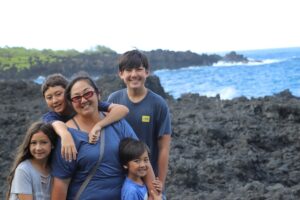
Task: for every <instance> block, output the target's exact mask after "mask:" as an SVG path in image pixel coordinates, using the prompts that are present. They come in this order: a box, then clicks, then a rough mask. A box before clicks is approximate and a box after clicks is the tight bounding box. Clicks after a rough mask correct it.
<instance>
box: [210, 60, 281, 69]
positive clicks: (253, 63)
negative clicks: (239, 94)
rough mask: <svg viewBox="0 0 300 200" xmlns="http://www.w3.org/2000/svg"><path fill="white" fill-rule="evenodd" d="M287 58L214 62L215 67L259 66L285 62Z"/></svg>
mask: <svg viewBox="0 0 300 200" xmlns="http://www.w3.org/2000/svg"><path fill="white" fill-rule="evenodd" d="M284 61H285V59H264V60H255V59H249V62H248V63H243V62H234V63H232V62H223V61H220V62H218V63H216V64H214V65H213V66H214V67H233V66H257V65H266V64H274V63H279V62H284Z"/></svg>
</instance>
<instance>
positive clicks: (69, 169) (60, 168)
mask: <svg viewBox="0 0 300 200" xmlns="http://www.w3.org/2000/svg"><path fill="white" fill-rule="evenodd" d="M75 142H76V141H75ZM75 144H76V143H75ZM76 148H77V149H78V146H76ZM75 169H76V161H74V160H72V161H71V162H69V161H66V160H65V159H64V158H63V157H62V155H61V139H60V138H58V141H57V144H56V147H55V149H54V150H53V151H52V159H51V175H52V176H54V177H57V178H60V179H67V178H70V177H71V176H72V174H73V172H74V170H75Z"/></svg>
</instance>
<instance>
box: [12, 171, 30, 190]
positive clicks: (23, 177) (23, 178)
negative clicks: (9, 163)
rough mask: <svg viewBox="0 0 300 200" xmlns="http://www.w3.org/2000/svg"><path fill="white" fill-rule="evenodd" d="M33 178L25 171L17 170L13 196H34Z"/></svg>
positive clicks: (13, 183)
mask: <svg viewBox="0 0 300 200" xmlns="http://www.w3.org/2000/svg"><path fill="white" fill-rule="evenodd" d="M32 192H33V189H32V177H31V176H30V174H29V172H27V171H26V170H24V169H20V168H17V169H16V171H15V175H14V179H13V181H12V187H11V193H12V194H32Z"/></svg>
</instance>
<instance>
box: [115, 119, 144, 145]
mask: <svg viewBox="0 0 300 200" xmlns="http://www.w3.org/2000/svg"><path fill="white" fill-rule="evenodd" d="M116 124H117V125H118V126H117V128H118V129H119V130H120V131H121V132H122V135H123V137H124V138H126V137H130V138H134V139H137V140H139V139H138V137H137V136H136V134H135V132H134V130H133V129H132V127H131V126H130V125H129V124H128V122H127V121H126V120H124V119H121V120H120V121H119V122H118V123H115V124H114V126H116Z"/></svg>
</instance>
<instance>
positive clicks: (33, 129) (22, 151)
mask: <svg viewBox="0 0 300 200" xmlns="http://www.w3.org/2000/svg"><path fill="white" fill-rule="evenodd" d="M39 131H42V132H43V133H44V134H45V135H47V137H48V138H49V140H50V142H51V146H52V147H54V146H55V145H56V139H57V135H56V133H55V131H54V129H53V127H52V125H51V124H47V123H44V122H41V121H37V122H34V123H32V124H31V125H30V127H29V128H28V129H27V132H26V134H25V137H24V139H23V142H22V144H21V145H20V146H19V147H18V150H17V156H16V157H15V160H14V163H13V165H12V168H11V170H10V173H9V175H8V177H7V181H8V192H7V195H6V199H7V200H8V199H9V196H10V190H11V184H12V180H13V178H14V175H15V171H16V168H17V167H18V165H19V164H20V163H21V162H23V161H24V160H27V159H30V158H33V156H32V154H31V153H30V142H31V138H32V136H33V135H34V134H36V133H38V132H39ZM50 156H51V154H50ZM50 156H49V157H48V160H47V162H48V163H47V164H48V166H50V161H51V158H50Z"/></svg>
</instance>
